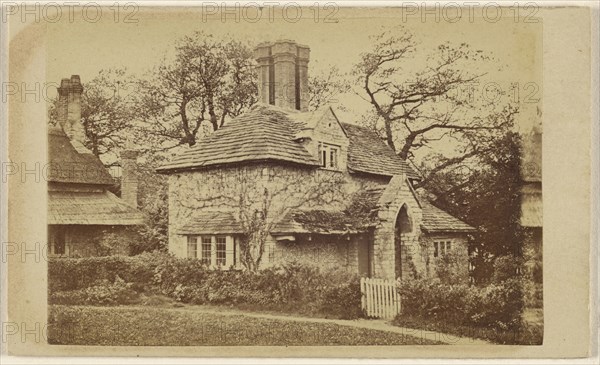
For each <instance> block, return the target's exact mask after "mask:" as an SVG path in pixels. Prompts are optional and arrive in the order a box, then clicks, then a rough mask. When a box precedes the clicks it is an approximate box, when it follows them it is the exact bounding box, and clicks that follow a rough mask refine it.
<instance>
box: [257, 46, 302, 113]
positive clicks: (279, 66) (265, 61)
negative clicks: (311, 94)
mask: <svg viewBox="0 0 600 365" xmlns="http://www.w3.org/2000/svg"><path fill="white" fill-rule="evenodd" d="M309 56H310V48H308V47H307V46H303V45H299V44H297V43H296V42H294V41H290V40H279V41H276V42H274V43H263V44H260V45H259V46H257V47H256V48H255V49H254V57H255V58H256V61H257V62H258V92H259V100H260V101H261V102H263V103H266V104H271V105H276V106H279V107H282V108H287V109H296V110H301V111H306V110H307V109H308V61H309Z"/></svg>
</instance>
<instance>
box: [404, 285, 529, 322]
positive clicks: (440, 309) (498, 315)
mask: <svg viewBox="0 0 600 365" xmlns="http://www.w3.org/2000/svg"><path fill="white" fill-rule="evenodd" d="M400 291H401V293H402V314H401V315H402V316H408V317H412V318H422V319H425V320H427V321H430V322H438V323H441V322H443V323H446V324H454V325H465V326H475V327H481V328H489V329H498V330H507V329H508V330H512V329H516V328H520V326H521V325H522V323H521V321H522V320H521V318H522V314H523V307H524V303H523V288H522V283H521V282H520V281H519V279H516V278H512V279H507V280H505V281H503V282H501V283H499V284H490V285H487V286H483V287H480V286H473V285H468V284H454V285H448V284H444V283H442V282H441V281H440V280H438V279H434V280H424V279H421V280H414V281H406V282H403V283H402V284H401V286H400Z"/></svg>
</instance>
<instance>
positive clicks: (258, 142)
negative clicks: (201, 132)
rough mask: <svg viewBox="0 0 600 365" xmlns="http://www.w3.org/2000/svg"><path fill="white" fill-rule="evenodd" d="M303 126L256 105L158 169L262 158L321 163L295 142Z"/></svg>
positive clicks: (220, 163)
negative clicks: (296, 135) (295, 136)
mask: <svg viewBox="0 0 600 365" xmlns="http://www.w3.org/2000/svg"><path fill="white" fill-rule="evenodd" d="M300 127H301V126H300V125H299V124H298V122H296V121H294V120H292V119H291V118H289V117H288V113H286V112H284V111H282V110H280V109H278V108H274V107H268V106H266V105H264V104H257V105H255V106H254V107H253V108H252V109H251V110H250V111H248V112H246V113H244V114H242V115H240V116H239V117H237V118H235V119H233V120H231V121H230V122H229V123H227V124H226V125H225V126H224V127H223V128H221V129H219V130H217V131H215V132H214V133H212V134H210V135H209V136H206V137H204V138H202V139H200V140H199V141H198V143H196V145H194V146H193V147H192V148H190V149H188V150H186V151H185V152H183V153H182V154H180V155H179V156H177V157H175V158H174V159H173V160H172V161H171V162H169V163H168V164H166V165H164V166H161V167H160V168H158V169H157V171H159V172H167V171H174V170H181V169H188V168H193V167H204V166H214V165H224V164H229V163H239V162H245V161H261V160H278V161H286V162H290V163H297V164H302V165H310V166H318V165H319V162H318V161H316V160H315V159H314V158H313V156H311V155H310V154H309V153H308V151H307V150H306V149H305V148H304V147H303V146H302V145H301V144H300V143H298V142H296V141H294V134H295V133H296V132H297V131H299V129H300Z"/></svg>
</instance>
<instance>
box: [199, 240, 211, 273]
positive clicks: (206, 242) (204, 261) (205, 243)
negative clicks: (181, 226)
mask: <svg viewBox="0 0 600 365" xmlns="http://www.w3.org/2000/svg"><path fill="white" fill-rule="evenodd" d="M212 241H213V240H212V236H200V257H199V259H200V261H202V264H204V265H208V266H210V265H211V264H212V253H213V249H212V245H213V242H212ZM206 246H208V250H207V249H206ZM207 252H208V255H206V253H207Z"/></svg>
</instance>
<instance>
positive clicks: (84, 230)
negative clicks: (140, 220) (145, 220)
mask: <svg viewBox="0 0 600 365" xmlns="http://www.w3.org/2000/svg"><path fill="white" fill-rule="evenodd" d="M58 231H63V232H64V239H65V254H64V256H67V257H92V256H106V255H129V254H130V243H133V242H134V241H135V240H137V239H139V235H138V234H137V233H136V232H135V231H134V230H132V229H131V227H128V226H103V225H50V226H49V227H48V240H49V242H48V254H50V255H54V254H55V251H54V250H55V249H54V247H53V242H52V240H53V236H54V235H55V234H57V232H58Z"/></svg>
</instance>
